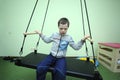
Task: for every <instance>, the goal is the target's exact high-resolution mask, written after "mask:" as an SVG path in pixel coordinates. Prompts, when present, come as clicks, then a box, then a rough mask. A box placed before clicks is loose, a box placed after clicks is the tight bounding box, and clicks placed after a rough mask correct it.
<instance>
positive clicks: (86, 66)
mask: <svg viewBox="0 0 120 80" xmlns="http://www.w3.org/2000/svg"><path fill="white" fill-rule="evenodd" d="M46 56H47V55H46V54H42V53H34V52H31V53H30V54H28V55H26V56H25V57H22V58H21V59H18V60H17V61H16V62H15V64H16V65H17V66H22V67H27V68H32V69H36V68H37V64H38V63H39V62H40V61H42V60H43V59H44V58H45V57H46ZM66 60H67V72H66V73H67V75H68V76H73V77H77V78H83V79H87V80H102V76H101V75H100V73H99V72H98V71H95V69H94V68H95V66H94V64H93V63H92V62H90V61H83V60H80V59H77V58H71V57H66ZM53 69H54V68H53V67H50V68H49V70H48V71H49V72H51V71H52V70H53Z"/></svg>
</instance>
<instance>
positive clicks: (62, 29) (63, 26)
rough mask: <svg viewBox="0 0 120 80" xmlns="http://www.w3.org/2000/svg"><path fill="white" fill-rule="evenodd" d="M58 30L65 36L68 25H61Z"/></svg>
mask: <svg viewBox="0 0 120 80" xmlns="http://www.w3.org/2000/svg"><path fill="white" fill-rule="evenodd" d="M58 28H59V33H60V34H61V35H64V34H66V33H67V30H68V24H60V25H59V27H58Z"/></svg>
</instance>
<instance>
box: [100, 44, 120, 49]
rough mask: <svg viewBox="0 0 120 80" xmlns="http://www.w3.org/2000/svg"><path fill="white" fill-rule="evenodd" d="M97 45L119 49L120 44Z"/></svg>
mask: <svg viewBox="0 0 120 80" xmlns="http://www.w3.org/2000/svg"><path fill="white" fill-rule="evenodd" d="M98 44H102V45H104V46H109V47H113V48H120V43H98Z"/></svg>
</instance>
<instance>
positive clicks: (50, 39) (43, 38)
mask: <svg viewBox="0 0 120 80" xmlns="http://www.w3.org/2000/svg"><path fill="white" fill-rule="evenodd" d="M40 37H41V38H42V40H43V41H44V42H45V43H50V42H52V41H53V39H52V37H53V34H52V35H51V36H50V37H47V36H46V35H43V34H41V35H40Z"/></svg>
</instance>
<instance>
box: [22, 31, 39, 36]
mask: <svg viewBox="0 0 120 80" xmlns="http://www.w3.org/2000/svg"><path fill="white" fill-rule="evenodd" d="M23 34H24V35H33V34H39V35H41V33H40V32H39V31H35V32H26V33H23Z"/></svg>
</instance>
